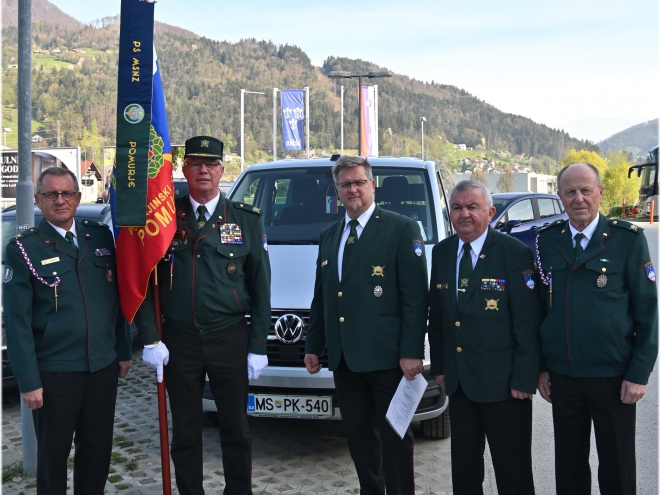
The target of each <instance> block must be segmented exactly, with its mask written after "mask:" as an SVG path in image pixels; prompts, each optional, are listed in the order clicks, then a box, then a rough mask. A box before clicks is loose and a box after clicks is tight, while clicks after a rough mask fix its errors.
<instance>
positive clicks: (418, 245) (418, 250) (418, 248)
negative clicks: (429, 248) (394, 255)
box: [412, 239, 424, 256]
mask: <svg viewBox="0 0 660 495" xmlns="http://www.w3.org/2000/svg"><path fill="white" fill-rule="evenodd" d="M412 244H413V251H415V254H416V255H417V256H421V255H422V253H423V252H424V250H423V249H422V246H423V244H422V240H421V239H413V240H412Z"/></svg>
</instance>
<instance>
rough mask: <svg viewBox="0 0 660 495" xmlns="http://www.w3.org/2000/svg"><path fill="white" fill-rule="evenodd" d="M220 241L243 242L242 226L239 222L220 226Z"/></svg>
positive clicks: (226, 242)
mask: <svg viewBox="0 0 660 495" xmlns="http://www.w3.org/2000/svg"><path fill="white" fill-rule="evenodd" d="M220 242H222V244H243V234H242V232H241V226H240V225H238V224H237V223H225V224H222V226H221V227H220Z"/></svg>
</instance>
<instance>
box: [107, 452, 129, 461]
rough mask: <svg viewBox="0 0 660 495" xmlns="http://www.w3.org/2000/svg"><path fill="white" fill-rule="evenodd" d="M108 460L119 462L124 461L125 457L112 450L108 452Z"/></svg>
mask: <svg viewBox="0 0 660 495" xmlns="http://www.w3.org/2000/svg"><path fill="white" fill-rule="evenodd" d="M110 460H111V461H112V462H114V463H116V464H118V463H120V462H126V457H124V456H122V455H121V454H120V453H119V452H113V453H112V454H110Z"/></svg>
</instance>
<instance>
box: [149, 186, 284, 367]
mask: <svg viewBox="0 0 660 495" xmlns="http://www.w3.org/2000/svg"><path fill="white" fill-rule="evenodd" d="M195 217H196V215H195V212H193V210H192V205H191V204H190V200H189V199H188V196H185V197H183V198H179V199H177V200H176V219H177V232H176V234H175V235H174V238H173V239H172V241H171V243H170V248H169V250H168V254H166V255H165V260H164V261H161V262H160V263H159V265H158V278H159V284H160V287H161V300H162V304H161V307H162V311H163V317H164V320H165V325H167V326H169V327H173V328H177V329H180V330H184V331H188V332H194V333H197V334H201V333H204V332H211V331H214V330H219V329H222V328H227V327H230V326H232V325H235V324H236V323H238V322H239V321H240V320H241V319H242V318H244V317H245V314H246V313H250V344H249V352H252V353H255V354H265V353H266V338H267V336H268V331H269V329H270V323H271V322H270V320H271V318H270V316H271V313H270V262H269V259H268V244H267V240H266V231H265V229H264V224H263V221H262V219H261V215H260V213H259V209H258V208H256V207H253V206H252V205H248V204H244V203H235V202H233V201H231V200H229V199H227V198H225V197H224V195H222V196H221V198H220V201H219V202H218V206H217V207H216V209H215V211H214V212H213V215H212V216H211V218H210V219H209V221H208V222H207V223H206V225H205V226H204V228H203V229H202V231H201V232H200V231H199V228H198V226H197V220H196V218H195ZM170 255H172V257H171V258H170V257H169V256H170ZM170 273H172V278H171V287H170ZM152 304H153V303H152V299H151V290H149V291H148V294H147V298H146V299H145V301H144V302H143V304H142V306H141V307H140V309H139V310H138V313H137V315H136V323H137V325H138V329H139V330H140V335H141V338H142V341H143V343H145V344H149V343H153V342H156V341H158V340H159V336H158V332H157V330H156V321H155V319H154V313H153V306H152Z"/></svg>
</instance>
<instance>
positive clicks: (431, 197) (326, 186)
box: [203, 155, 451, 438]
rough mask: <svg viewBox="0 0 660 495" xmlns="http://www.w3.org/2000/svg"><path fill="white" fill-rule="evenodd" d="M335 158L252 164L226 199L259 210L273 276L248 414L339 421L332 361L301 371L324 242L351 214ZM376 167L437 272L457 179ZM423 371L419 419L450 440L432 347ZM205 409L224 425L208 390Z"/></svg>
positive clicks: (389, 199)
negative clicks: (434, 258)
mask: <svg viewBox="0 0 660 495" xmlns="http://www.w3.org/2000/svg"><path fill="white" fill-rule="evenodd" d="M337 158H338V155H335V156H333V157H332V158H331V159H305V160H278V161H275V162H271V163H266V164H258V165H253V166H251V167H249V168H247V169H246V170H245V171H244V172H243V173H242V174H241V175H240V176H239V177H238V179H237V180H236V182H235V183H234V186H233V187H232V189H231V190H230V192H229V194H228V197H229V198H230V199H232V200H234V201H238V202H242V203H248V204H252V205H254V206H257V207H259V209H260V210H261V213H262V217H263V221H264V224H265V227H266V234H267V237H268V254H269V256H270V264H271V269H272V282H271V306H272V326H271V329H270V333H269V335H268V344H267V353H268V367H267V368H266V370H265V371H264V372H263V374H262V375H261V377H260V378H259V379H258V380H252V381H250V390H249V397H248V405H247V408H248V414H249V415H251V416H264V417H285V418H306V419H340V418H341V404H340V403H339V401H338V399H337V394H336V392H335V383H334V379H333V374H332V372H331V371H328V369H327V362H328V356H327V353H324V354H323V356H321V357H320V362H321V364H323V365H324V368H323V369H322V370H321V371H320V372H319V373H317V374H315V375H310V374H309V373H308V372H307V370H306V368H305V365H304V363H303V359H304V356H305V333H306V328H307V323H308V321H309V308H310V306H311V303H312V296H313V293H314V278H315V274H316V258H317V255H318V240H319V234H320V233H321V231H322V230H323V229H324V228H325V227H327V226H328V225H330V224H331V223H332V222H334V221H336V220H338V219H340V218H343V216H344V207H343V206H341V204H340V202H339V200H338V197H337V193H336V191H335V188H334V181H333V178H332V172H331V169H332V166H333V165H334V161H335V160H336V159H337ZM369 162H370V163H371V165H372V168H373V175H374V179H375V180H376V202H377V204H378V205H379V206H381V207H382V208H384V209H387V210H391V211H395V212H397V213H400V214H402V215H406V216H408V217H410V218H412V219H414V220H416V221H417V222H418V223H419V226H420V228H421V231H422V236H423V240H424V244H425V249H426V256H427V262H428V269H429V273H430V271H431V250H432V249H433V246H434V245H435V244H437V243H438V242H439V241H441V240H442V239H444V238H445V237H447V236H449V235H451V225H450V223H449V221H448V217H447V211H448V210H447V206H446V204H447V197H446V195H445V187H444V186H443V184H448V182H447V181H450V180H451V178H450V177H451V176H450V175H449V174H448V173H447V172H446V171H445V170H444V169H443V168H442V167H441V166H438V165H437V164H436V163H435V162H431V161H426V162H422V161H421V160H419V159H415V158H391V157H381V158H370V159H369ZM248 321H249V315H248ZM424 368H425V372H424V376H425V378H426V379H427V381H428V388H427V389H426V392H425V394H424V396H423V398H422V401H421V403H420V405H419V407H418V408H417V411H416V413H415V416H414V418H413V421H421V431H422V433H423V434H424V435H425V436H428V437H433V438H445V437H448V436H449V433H450V428H449V415H448V413H446V412H445V410H446V408H447V404H448V399H447V398H446V396H445V393H444V391H443V390H442V389H441V388H440V387H439V386H438V384H437V383H436V382H435V380H434V379H433V377H432V376H431V375H430V373H429V369H430V361H429V351H428V340H427V346H426V358H425V360H424ZM203 401H204V411H205V415H204V417H205V421H206V422H207V424H215V423H217V416H216V415H215V412H214V411H216V407H215V403H214V401H213V395H212V393H211V389H210V387H209V385H208V382H207V384H206V387H205V390H204V400H203Z"/></svg>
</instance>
